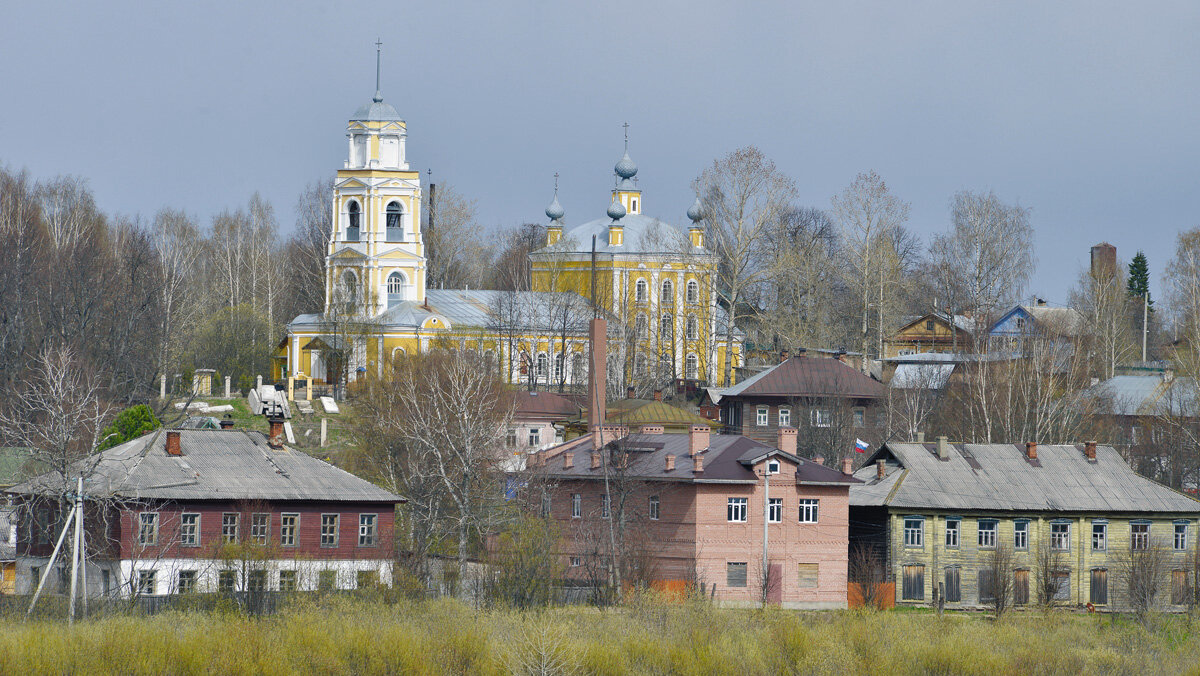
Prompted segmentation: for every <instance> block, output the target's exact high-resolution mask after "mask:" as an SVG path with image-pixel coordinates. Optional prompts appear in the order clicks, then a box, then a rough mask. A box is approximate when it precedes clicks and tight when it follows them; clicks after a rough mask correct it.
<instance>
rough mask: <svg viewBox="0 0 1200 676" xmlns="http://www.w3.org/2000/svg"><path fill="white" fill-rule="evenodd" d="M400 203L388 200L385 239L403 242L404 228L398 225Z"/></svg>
mask: <svg viewBox="0 0 1200 676" xmlns="http://www.w3.org/2000/svg"><path fill="white" fill-rule="evenodd" d="M400 213H401V212H400V203H399V202H388V205H387V241H389V242H403V241H404V228H402V227H400Z"/></svg>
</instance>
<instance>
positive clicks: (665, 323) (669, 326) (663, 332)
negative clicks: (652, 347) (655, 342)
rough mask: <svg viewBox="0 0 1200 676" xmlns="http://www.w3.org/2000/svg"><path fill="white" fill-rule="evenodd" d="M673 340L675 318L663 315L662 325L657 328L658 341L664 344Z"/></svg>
mask: <svg viewBox="0 0 1200 676" xmlns="http://www.w3.org/2000/svg"><path fill="white" fill-rule="evenodd" d="M674 338H675V318H674V317H672V316H671V315H670V314H669V313H668V314H665V315H663V317H662V324H661V325H660V326H659V330H658V339H659V340H661V341H663V342H664V343H665V342H668V341H671V340H673V339H674Z"/></svg>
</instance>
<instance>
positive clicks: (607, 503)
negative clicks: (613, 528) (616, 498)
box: [600, 493, 612, 519]
mask: <svg viewBox="0 0 1200 676" xmlns="http://www.w3.org/2000/svg"><path fill="white" fill-rule="evenodd" d="M611 503H612V500H611V499H610V498H609V497H608V493H605V494H604V495H601V496H600V517H601V518H603V519H607V518H608V516H609V507H611Z"/></svg>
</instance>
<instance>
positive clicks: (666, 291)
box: [661, 279, 675, 304]
mask: <svg viewBox="0 0 1200 676" xmlns="http://www.w3.org/2000/svg"><path fill="white" fill-rule="evenodd" d="M661 300H662V302H663V303H666V304H671V303H674V302H675V285H674V284H672V283H671V280H669V279H664V280H663V285H662V298H661Z"/></svg>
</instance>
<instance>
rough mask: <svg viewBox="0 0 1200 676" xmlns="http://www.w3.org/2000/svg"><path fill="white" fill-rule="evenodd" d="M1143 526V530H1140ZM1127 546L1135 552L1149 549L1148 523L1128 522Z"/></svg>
mask: <svg viewBox="0 0 1200 676" xmlns="http://www.w3.org/2000/svg"><path fill="white" fill-rule="evenodd" d="M1143 528H1144V529H1145V530H1142V529H1143ZM1129 548H1130V549H1131V550H1133V551H1136V552H1141V551H1146V550H1147V549H1150V524H1148V523H1131V524H1129Z"/></svg>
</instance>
